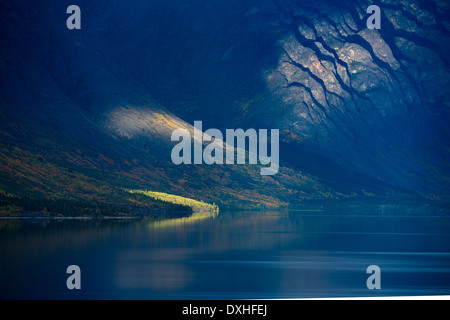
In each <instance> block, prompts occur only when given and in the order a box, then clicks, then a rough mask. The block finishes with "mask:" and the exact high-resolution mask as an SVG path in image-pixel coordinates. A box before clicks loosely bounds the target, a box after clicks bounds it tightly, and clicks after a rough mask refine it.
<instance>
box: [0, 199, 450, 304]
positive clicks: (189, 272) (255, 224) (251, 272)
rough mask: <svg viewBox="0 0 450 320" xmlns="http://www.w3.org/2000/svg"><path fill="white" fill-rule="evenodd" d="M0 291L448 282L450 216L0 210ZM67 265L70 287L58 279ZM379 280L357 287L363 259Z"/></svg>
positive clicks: (399, 289)
mask: <svg viewBox="0 0 450 320" xmlns="http://www.w3.org/2000/svg"><path fill="white" fill-rule="evenodd" d="M0 252H1V254H2V256H3V257H2V259H1V261H0V288H1V291H0V295H1V297H2V298H44V299H45V298H62V299H73V298H75V299H76V298H83V299H85V298H92V299H108V298H130V299H131V298H143V299H146V298H148V299H202V298H205V299H227V298H301V297H324V296H325V297H334V296H373V295H385V296H387V295H422V294H450V216H449V215H448V212H443V211H436V210H432V209H429V208H425V209H424V208H412V207H399V206H370V207H364V208H363V209H362V208H361V207H360V206H353V207H350V206H346V207H339V208H336V207H335V208H326V207H310V208H303V209H298V210H291V211H276V212H221V213H220V214H210V213H195V214H193V215H192V216H190V217H178V218H176V217H175V218H170V219H166V220H163V219H156V220H155V219H145V220H97V221H95V220H87V221H79V220H64V221H39V222H36V221H32V220H29V221H27V220H20V221H17V220H15V221H12V220H1V221H0ZM71 264H76V265H79V266H80V268H81V270H82V290H81V291H74V292H72V291H69V290H67V289H66V286H65V283H66V278H67V275H66V274H65V271H66V268H67V266H69V265H71ZM373 264H375V265H378V266H380V268H381V271H382V289H381V290H379V291H370V290H368V289H367V288H366V280H367V277H368V275H367V274H366V269H367V267H368V266H369V265H373Z"/></svg>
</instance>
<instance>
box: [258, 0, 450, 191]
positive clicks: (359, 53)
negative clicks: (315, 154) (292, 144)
mask: <svg viewBox="0 0 450 320" xmlns="http://www.w3.org/2000/svg"><path fill="white" fill-rule="evenodd" d="M275 4H276V5H277V8H278V9H279V11H280V12H281V13H282V15H283V17H284V20H283V24H284V26H285V28H286V30H288V32H286V34H285V35H284V36H283V37H282V38H281V39H280V40H279V46H280V50H281V54H280V57H279V60H278V63H277V65H276V67H275V68H272V69H269V70H268V72H267V74H266V81H267V88H268V90H269V91H270V92H271V93H272V94H273V95H274V96H276V97H278V98H277V100H280V103H279V104H278V105H279V106H281V107H282V108H284V109H285V110H286V117H284V118H283V119H282V120H281V119H280V123H282V124H281V125H284V126H287V127H290V128H292V130H293V131H294V132H295V133H296V134H298V135H299V136H300V137H301V138H302V140H303V141H304V142H305V144H307V145H309V146H310V148H312V149H316V150H317V149H320V151H319V152H321V153H328V154H329V156H331V157H333V158H335V159H336V160H338V161H342V162H343V163H344V165H345V166H347V167H349V168H353V169H355V170H357V171H364V172H366V173H369V174H370V175H372V176H376V177H378V178H380V179H383V180H385V181H391V182H395V183H396V184H398V185H401V186H403V187H406V188H411V189H416V188H418V189H420V190H421V191H423V189H422V188H426V187H425V186H426V185H427V184H429V183H437V184H442V183H444V181H445V178H444V179H442V178H443V177H442V176H441V177H439V176H437V175H436V171H435V170H436V168H437V167H439V168H440V170H445V171H446V170H448V154H445V153H444V154H443V153H442V152H443V149H445V148H446V147H445V146H447V145H448V141H449V140H448V137H449V136H448V130H447V125H446V124H445V123H443V122H442V120H443V119H448V115H449V101H450V99H449V98H450V96H449V94H450V91H449V90H448V89H447V88H448V86H449V79H450V78H449V74H448V70H449V66H450V65H449V58H448V54H447V52H448V49H449V45H450V38H449V35H450V33H449V31H450V29H449V19H450V15H449V12H450V11H449V9H450V6H449V4H448V3H447V2H444V1H375V2H371V1H357V2H354V1H352V2H348V1H344V2H339V3H336V4H330V3H328V2H323V1H314V2H308V1H306V2H305V1H298V2H296V1H276V2H275ZM371 4H376V5H378V6H379V7H380V8H381V17H382V21H381V29H380V30H369V29H368V28H367V26H366V19H367V16H368V15H367V14H366V9H367V8H368V7H369V5H371ZM435 187H437V185H435ZM435 190H436V189H435ZM428 191H430V190H428Z"/></svg>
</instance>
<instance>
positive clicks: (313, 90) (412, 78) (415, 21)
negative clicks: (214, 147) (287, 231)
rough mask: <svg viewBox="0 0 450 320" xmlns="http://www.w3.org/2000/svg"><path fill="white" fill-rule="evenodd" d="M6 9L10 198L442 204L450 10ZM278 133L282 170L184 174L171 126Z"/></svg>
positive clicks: (447, 159) (191, 170) (416, 4)
mask: <svg viewBox="0 0 450 320" xmlns="http://www.w3.org/2000/svg"><path fill="white" fill-rule="evenodd" d="M70 4H71V3H69V2H66V1H61V2H58V3H57V4H55V3H51V2H50V1H39V2H34V3H32V4H30V3H24V1H4V2H2V3H1V4H0V9H1V10H0V18H1V19H0V21H1V22H0V23H1V25H0V27H1V30H2V31H1V38H0V39H1V43H2V46H1V47H0V112H1V120H0V122H1V129H0V143H1V157H0V174H1V175H0V187H1V191H2V194H4V196H6V197H9V196H18V197H23V196H30V195H31V196H33V197H45V198H55V199H67V198H69V199H73V200H77V199H84V200H88V201H93V200H96V201H103V202H108V203H109V202H111V199H112V198H114V199H115V200H114V201H113V202H114V203H121V204H124V203H125V204H127V205H129V204H130V203H132V204H137V205H143V206H145V205H146V204H145V203H144V202H142V200H139V201H138V200H136V199H130V198H129V194H128V193H127V192H126V191H124V190H125V189H141V190H152V191H159V192H166V193H173V194H177V195H181V196H185V197H192V198H195V199H201V200H204V201H208V202H211V203H212V202H215V203H217V204H219V206H225V207H255V206H259V207H262V206H264V207H275V206H286V205H288V204H291V205H295V204H298V203H301V202H302V201H305V200H324V199H360V198H369V199H372V198H383V199H384V198H391V199H399V198H401V199H403V198H410V197H418V198H424V199H433V200H443V201H447V200H448V194H450V193H449V192H450V183H449V172H450V168H449V165H450V155H449V151H450V148H449V147H450V146H449V141H450V139H449V138H450V134H449V129H448V126H447V123H448V120H449V118H450V115H449V106H450V92H449V90H448V89H447V88H448V85H449V81H450V77H449V72H448V69H449V67H450V61H449V58H448V55H447V54H446V52H447V51H448V49H449V48H448V47H449V45H450V41H449V40H450V39H449V36H450V7H449V5H448V3H447V2H445V1H437V0H436V1H407V0H397V1H374V2H373V4H377V5H379V6H380V7H381V9H382V22H381V24H382V28H381V29H380V30H369V29H367V27H366V18H367V14H366V13H365V9H366V8H367V7H368V6H369V5H370V4H372V2H370V1H356V2H355V1H340V2H339V3H335V2H332V1H323V0H321V1H293V0H290V1H288V0H286V1H282V0H263V1H245V3H244V2H243V1H214V2H210V1H201V0H196V1H175V0H169V1H162V0H152V1H149V2H146V3H143V2H141V1H137V0H136V1H127V2H125V1H113V2H111V1H96V2H95V4H93V3H91V2H88V1H79V3H77V4H78V5H79V6H80V7H81V9H82V29H81V30H72V31H70V30H68V29H67V28H66V27H65V22H66V19H67V16H68V15H67V14H65V10H66V8H67V6H68V5H70ZM194 120H202V121H203V122H204V127H205V128H211V127H215V128H219V129H222V130H224V129H226V128H244V129H246V128H279V129H280V132H281V146H280V152H281V153H280V159H281V165H282V168H281V170H280V172H279V173H278V174H277V175H275V176H271V177H262V176H260V175H259V168H258V167H252V166H206V165H204V166H175V165H174V164H172V163H171V160H170V150H171V147H172V146H173V143H172V142H171V141H170V134H171V132H172V131H173V130H174V129H176V128H179V127H183V128H191V125H192V124H193V121H194Z"/></svg>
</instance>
